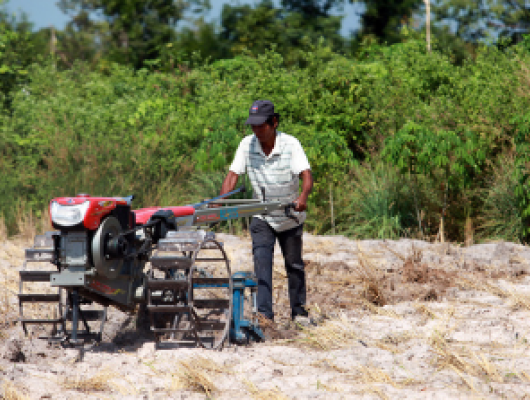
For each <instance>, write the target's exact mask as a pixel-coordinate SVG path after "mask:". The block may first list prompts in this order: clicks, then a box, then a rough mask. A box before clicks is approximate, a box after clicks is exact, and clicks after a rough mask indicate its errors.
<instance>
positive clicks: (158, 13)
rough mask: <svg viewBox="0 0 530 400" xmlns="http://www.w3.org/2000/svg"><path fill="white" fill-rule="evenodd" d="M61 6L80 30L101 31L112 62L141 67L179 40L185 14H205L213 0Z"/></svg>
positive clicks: (65, 1)
mask: <svg viewBox="0 0 530 400" xmlns="http://www.w3.org/2000/svg"><path fill="white" fill-rule="evenodd" d="M59 7H60V8H61V10H62V11H63V12H65V13H66V14H69V15H71V16H72V18H73V22H74V23H75V25H77V26H78V27H79V28H80V29H81V28H82V27H83V26H84V27H85V29H87V28H89V29H91V28H98V30H99V34H100V35H101V37H100V39H99V40H100V43H101V40H103V42H104V44H105V47H106V49H105V50H106V53H107V57H108V58H109V59H110V60H111V61H116V62H119V63H125V64H132V65H133V66H134V67H135V68H140V67H142V66H143V65H144V64H145V61H147V60H153V59H157V58H159V56H160V48H161V46H163V45H165V44H167V43H170V42H172V41H174V40H175V38H176V31H175V28H176V25H177V23H178V22H179V21H181V20H183V19H184V13H185V12H187V11H190V10H191V11H193V12H201V11H203V10H204V9H206V8H208V7H209V0H188V1H186V0H122V1H116V0H60V1H59ZM91 13H100V14H102V16H103V21H102V22H98V23H94V22H92V21H91V19H90V15H91Z"/></svg>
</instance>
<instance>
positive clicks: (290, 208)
mask: <svg viewBox="0 0 530 400" xmlns="http://www.w3.org/2000/svg"><path fill="white" fill-rule="evenodd" d="M295 208H296V204H295V203H289V204H287V205H286V206H285V215H286V216H287V217H289V218H291V219H294V220H295V221H296V223H297V224H299V223H300V220H299V219H298V217H297V216H296V215H294V214H293V210H294V209H295Z"/></svg>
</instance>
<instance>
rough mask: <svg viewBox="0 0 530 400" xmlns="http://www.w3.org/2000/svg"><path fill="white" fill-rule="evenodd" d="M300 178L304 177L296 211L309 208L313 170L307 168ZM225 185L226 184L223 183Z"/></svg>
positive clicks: (296, 201) (296, 202)
mask: <svg viewBox="0 0 530 400" xmlns="http://www.w3.org/2000/svg"><path fill="white" fill-rule="evenodd" d="M299 176H300V179H302V193H300V196H298V198H297V199H296V200H295V201H294V203H295V204H296V207H295V208H294V209H295V211H305V210H306V209H307V198H308V197H309V194H310V193H311V190H313V175H311V170H310V169H306V170H305V171H302V172H301V173H300V175H299ZM223 186H224V184H223Z"/></svg>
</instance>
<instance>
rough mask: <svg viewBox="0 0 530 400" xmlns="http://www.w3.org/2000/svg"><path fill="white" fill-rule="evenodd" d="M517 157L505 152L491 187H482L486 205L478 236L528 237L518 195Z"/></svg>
mask: <svg viewBox="0 0 530 400" xmlns="http://www.w3.org/2000/svg"><path fill="white" fill-rule="evenodd" d="M515 168H516V167H515V162H514V159H513V158H512V157H510V156H503V157H501V158H500V159H499V161H498V162H497V163H496V165H495V168H493V173H492V176H491V179H490V180H489V187H488V188H487V189H485V190H483V191H481V196H482V200H483V204H484V205H483V208H482V211H481V213H480V214H481V216H480V217H479V220H478V223H479V226H478V232H477V236H478V237H479V238H480V239H483V240H484V239H498V240H506V241H511V242H521V241H523V240H524V237H525V223H524V219H523V217H522V213H521V210H520V209H519V207H518V204H521V201H520V200H519V199H518V198H517V195H516V190H515V189H516V186H517V185H518V182H517V178H516V174H515V172H516V170H515Z"/></svg>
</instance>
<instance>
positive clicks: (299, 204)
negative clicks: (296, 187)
mask: <svg viewBox="0 0 530 400" xmlns="http://www.w3.org/2000/svg"><path fill="white" fill-rule="evenodd" d="M294 210H295V211H298V212H300V211H305V210H307V199H305V198H302V196H300V197H298V198H297V199H296V200H295V201H294Z"/></svg>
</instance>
